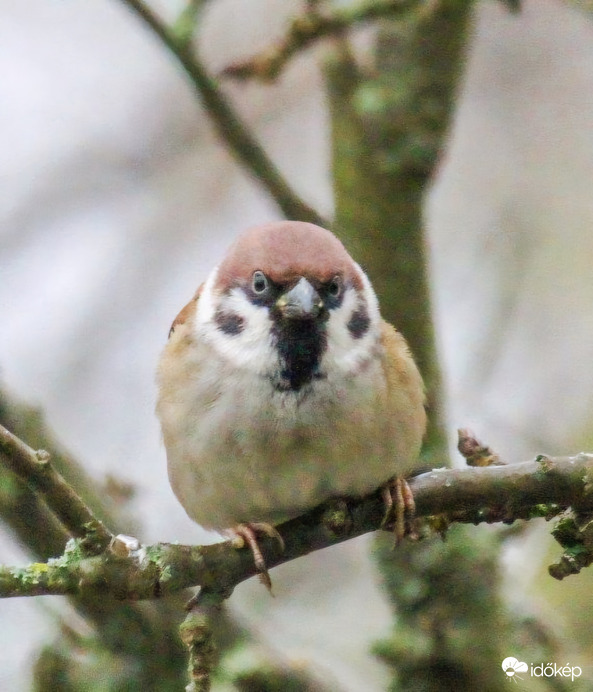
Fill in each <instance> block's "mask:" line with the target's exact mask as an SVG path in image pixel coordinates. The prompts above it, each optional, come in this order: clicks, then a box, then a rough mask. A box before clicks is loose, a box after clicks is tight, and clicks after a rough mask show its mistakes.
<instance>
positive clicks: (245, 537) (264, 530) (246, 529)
mask: <svg viewBox="0 0 593 692" xmlns="http://www.w3.org/2000/svg"><path fill="white" fill-rule="evenodd" d="M225 533H226V534H227V535H228V536H229V537H230V538H231V540H232V543H233V545H234V546H235V547H236V548H242V547H243V546H244V545H245V544H247V546H248V547H249V549H250V550H251V554H252V555H253V561H254V563H255V568H256V569H257V571H258V572H259V580H260V581H261V582H262V584H264V586H265V587H266V588H267V589H268V591H269V592H270V593H271V592H272V580H271V579H270V574H269V572H268V568H267V566H266V561H265V560H264V556H263V555H262V552H261V549H260V547H259V544H258V542H257V534H258V533H260V534H264V535H265V536H269V537H270V538H275V539H276V540H277V541H278V543H279V544H280V548H281V549H282V550H284V541H283V539H282V536H281V535H280V534H279V533H278V531H276V529H275V528H274V527H273V526H272V525H271V524H266V523H265V522H249V523H245V524H238V525H237V526H235V527H233V528H232V529H227V530H226V531H225Z"/></svg>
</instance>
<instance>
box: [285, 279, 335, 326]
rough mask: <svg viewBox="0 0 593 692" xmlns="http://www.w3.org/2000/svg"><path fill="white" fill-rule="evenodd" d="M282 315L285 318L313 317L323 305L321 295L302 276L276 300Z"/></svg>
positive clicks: (317, 314) (316, 315)
mask: <svg viewBox="0 0 593 692" xmlns="http://www.w3.org/2000/svg"><path fill="white" fill-rule="evenodd" d="M276 307H277V308H278V310H279V311H280V314H281V315H282V317H285V318H287V319H300V320H303V319H315V318H316V317H319V315H320V314H321V312H322V310H323V308H324V307H325V306H324V304H323V301H322V300H321V296H320V295H319V293H317V291H316V290H315V289H314V288H313V286H312V285H311V284H310V283H309V282H308V281H307V279H305V278H304V277H303V278H301V279H299V281H298V283H297V284H296V286H293V287H292V288H291V289H290V291H287V292H286V293H284V294H283V295H282V296H280V298H278V300H277V301H276Z"/></svg>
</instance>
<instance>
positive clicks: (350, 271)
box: [216, 221, 360, 292]
mask: <svg viewBox="0 0 593 692" xmlns="http://www.w3.org/2000/svg"><path fill="white" fill-rule="evenodd" d="M258 269H259V270H260V271H262V272H264V274H266V276H268V277H269V278H270V279H271V280H272V281H274V282H276V283H279V284H286V283H290V282H292V281H295V280H297V279H298V278H299V277H301V276H304V277H305V278H307V279H309V280H312V281H313V282H322V283H324V282H327V281H331V280H332V279H333V278H334V277H335V276H336V275H339V276H341V277H342V278H343V279H344V280H345V281H350V282H352V283H353V284H354V285H355V286H356V287H357V288H360V278H359V276H358V273H357V272H356V271H355V269H354V264H353V262H352V259H351V257H350V255H349V254H348V253H347V252H346V249H345V248H344V246H343V245H342V243H341V242H340V241H339V240H338V239H337V238H336V236H335V235H334V234H333V233H331V232H330V231H327V230H325V228H321V227H320V226H315V225H314V224H312V223H304V222H302V221H279V222H275V223H268V224H265V225H262V226H254V227H253V228H249V229H248V230H246V231H245V232H244V233H242V234H241V235H240V236H239V237H238V238H237V240H236V241H235V242H234V243H233V245H231V247H230V248H229V251H228V253H227V255H226V257H225V258H224V260H223V261H222V263H221V265H220V267H219V271H218V277H217V281H216V289H217V290H219V291H222V292H224V291H226V290H228V289H229V288H232V287H233V286H237V285H241V284H246V283H248V282H249V281H250V280H251V276H252V274H253V272H254V271H256V270H258Z"/></svg>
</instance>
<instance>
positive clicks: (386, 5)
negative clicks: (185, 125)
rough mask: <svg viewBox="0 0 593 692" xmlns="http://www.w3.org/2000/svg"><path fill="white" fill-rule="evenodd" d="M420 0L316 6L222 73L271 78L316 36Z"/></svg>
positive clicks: (404, 9) (398, 13)
mask: <svg viewBox="0 0 593 692" xmlns="http://www.w3.org/2000/svg"><path fill="white" fill-rule="evenodd" d="M419 2H420V0H375V1H374V2H364V3H362V4H360V5H358V6H355V7H344V8H340V9H335V10H333V11H332V12H320V11H319V10H318V9H317V8H316V7H314V8H313V9H310V10H309V11H308V12H306V13H305V14H303V15H302V16H300V17H296V18H295V19H293V20H292V22H291V23H290V26H289V29H288V32H287V33H286V36H285V37H284V38H283V39H282V40H281V41H279V42H278V43H276V44H275V45H273V46H271V47H270V48H268V49H267V50H265V51H263V52H262V53H260V54H259V55H256V56H254V57H253V58H250V59H249V60H244V61H241V62H236V63H233V64H231V65H229V66H228V67H226V68H225V69H224V70H223V72H222V74H223V75H224V76H227V77H232V78H233V79H240V80H246V79H259V80H261V81H264V82H268V81H272V80H273V79H275V78H276V77H278V75H279V74H280V72H281V71H282V70H283V69H284V67H285V66H286V64H287V63H288V62H289V60H290V59H291V58H292V57H294V55H295V54H297V53H299V52H300V51H301V50H303V49H305V48H308V47H309V46H310V45H311V44H313V43H314V42H315V41H318V40H319V39H322V38H326V37H328V36H337V35H340V34H341V33H343V32H344V31H346V30H347V29H349V28H351V27H353V26H354V25H356V24H364V23H365V22H369V21H372V20H373V19H381V18H384V17H391V18H394V17H398V16H401V15H402V14H405V13H406V12H409V10H410V9H412V8H413V7H414V6H416V5H418V4H419Z"/></svg>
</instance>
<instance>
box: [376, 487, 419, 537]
mask: <svg viewBox="0 0 593 692" xmlns="http://www.w3.org/2000/svg"><path fill="white" fill-rule="evenodd" d="M381 494H382V495H383V502H384V503H385V516H384V517H383V521H382V522H381V528H385V527H386V526H387V525H388V524H389V523H390V522H391V519H392V518H394V527H393V533H394V537H395V545H396V546H397V545H399V544H400V543H401V542H402V540H403V539H404V537H405V536H406V535H408V536H410V538H417V534H416V532H415V531H414V529H413V528H408V530H407V533H406V528H407V527H406V518H407V519H408V527H409V526H410V524H411V521H412V520H413V519H414V515H415V513H416V503H415V502H414V495H413V494H412V490H411V489H410V486H409V485H408V483H407V481H406V480H405V479H404V478H400V477H399V476H396V477H395V478H394V479H393V480H391V481H390V482H389V483H388V484H387V485H386V486H385V487H384V488H382V490H381ZM393 515H395V517H393Z"/></svg>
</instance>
